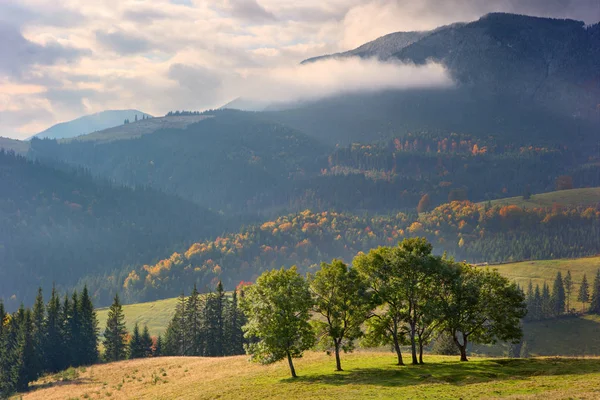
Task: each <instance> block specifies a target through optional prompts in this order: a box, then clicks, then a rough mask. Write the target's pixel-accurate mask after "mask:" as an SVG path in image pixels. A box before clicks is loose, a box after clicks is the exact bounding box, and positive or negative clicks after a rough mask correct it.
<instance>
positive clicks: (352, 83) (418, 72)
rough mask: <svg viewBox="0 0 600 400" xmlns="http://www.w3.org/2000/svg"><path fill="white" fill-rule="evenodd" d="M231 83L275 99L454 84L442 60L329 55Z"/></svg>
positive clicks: (250, 93)
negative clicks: (418, 63)
mask: <svg viewBox="0 0 600 400" xmlns="http://www.w3.org/2000/svg"><path fill="white" fill-rule="evenodd" d="M231 83H233V84H234V85H235V86H236V87H237V88H238V90H240V93H241V96H242V97H244V98H248V99H253V100H260V101H271V102H288V101H302V100H314V99H318V98H323V97H329V96H334V95H339V94H345V93H354V92H365V91H380V90H387V89H396V90H401V89H414V88H431V87H449V86H451V85H452V84H453V82H452V79H451V78H450V76H449V74H448V73H447V71H446V69H445V68H444V67H443V66H442V65H440V64H435V63H430V64H426V65H424V66H416V65H413V64H402V63H399V62H381V61H378V60H376V59H360V58H348V59H338V60H336V59H328V60H323V61H319V62H315V63H310V64H304V65H295V66H292V67H284V68H274V69H268V70H264V71H259V72H258V73H250V74H248V75H246V76H244V77H240V78H239V79H234V80H232V82H231ZM232 92H233V91H232Z"/></svg>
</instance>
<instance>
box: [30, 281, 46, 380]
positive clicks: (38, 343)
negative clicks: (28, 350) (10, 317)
mask: <svg viewBox="0 0 600 400" xmlns="http://www.w3.org/2000/svg"><path fill="white" fill-rule="evenodd" d="M45 319H46V306H45V304H44V296H43V294H42V288H41V287H40V288H38V294H37V296H36V298H35V303H34V304H33V314H32V322H33V327H32V329H33V332H32V341H33V347H34V353H35V364H34V367H33V369H34V375H35V376H36V377H39V376H40V375H41V374H42V372H43V371H44V367H45V353H44V343H45V342H46V330H45V326H44V324H45Z"/></svg>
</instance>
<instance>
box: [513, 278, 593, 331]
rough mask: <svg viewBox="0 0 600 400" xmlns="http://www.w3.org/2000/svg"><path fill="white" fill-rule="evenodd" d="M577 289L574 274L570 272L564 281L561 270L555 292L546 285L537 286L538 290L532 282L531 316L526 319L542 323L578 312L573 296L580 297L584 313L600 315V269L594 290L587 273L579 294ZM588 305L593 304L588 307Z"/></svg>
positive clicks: (527, 296)
mask: <svg viewBox="0 0 600 400" xmlns="http://www.w3.org/2000/svg"><path fill="white" fill-rule="evenodd" d="M590 289H591V294H590ZM574 290H575V282H574V281H573V278H572V276H571V271H567V274H566V275H565V277H564V278H563V276H562V273H561V272H560V271H559V272H558V273H557V274H556V278H555V280H554V283H553V285H552V290H551V289H550V286H549V285H548V284H547V283H546V282H544V284H543V285H542V287H541V288H540V286H539V285H535V289H534V287H533V284H532V282H529V285H528V287H527V292H526V302H527V317H526V318H525V320H526V321H539V320H544V319H550V318H558V317H561V316H564V315H567V314H575V313H577V311H576V309H575V307H574V305H573V304H571V299H572V297H573V295H576V296H577V301H578V302H580V303H581V312H582V313H585V312H588V313H591V314H600V270H598V272H597V273H596V276H595V278H594V281H593V282H592V286H591V288H590V285H589V283H588V279H587V276H586V274H583V278H582V280H581V282H580V284H579V289H578V290H577V293H575V291H574ZM588 303H589V304H590V305H589V307H586V306H587V304H588Z"/></svg>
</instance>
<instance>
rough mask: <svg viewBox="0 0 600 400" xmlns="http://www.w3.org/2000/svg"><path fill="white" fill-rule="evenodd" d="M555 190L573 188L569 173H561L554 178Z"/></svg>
mask: <svg viewBox="0 0 600 400" xmlns="http://www.w3.org/2000/svg"><path fill="white" fill-rule="evenodd" d="M555 183H556V190H569V189H573V178H572V177H571V176H570V175H561V176H559V177H558V178H556V182H555Z"/></svg>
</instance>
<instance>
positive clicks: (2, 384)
mask: <svg viewBox="0 0 600 400" xmlns="http://www.w3.org/2000/svg"><path fill="white" fill-rule="evenodd" d="M98 357H99V355H98V321H97V319H96V312H95V310H94V306H93V304H92V300H91V297H90V295H89V292H88V290H87V287H84V289H83V291H82V292H81V294H78V293H77V292H74V293H73V295H72V296H67V295H65V297H64V299H63V300H62V301H61V299H60V298H59V295H58V293H57V291H56V290H52V294H51V296H50V300H49V301H48V303H47V304H46V303H44V299H43V296H42V290H41V289H39V291H38V295H37V297H36V300H35V303H34V305H33V308H32V309H29V308H24V307H23V306H21V307H20V308H19V310H18V311H16V312H14V313H12V314H10V313H6V311H5V309H4V306H3V303H2V301H1V300H0V397H4V396H6V397H8V395H9V394H11V393H12V392H14V391H17V390H19V391H23V390H26V389H27V387H28V384H29V382H32V381H35V380H36V379H37V378H38V377H40V376H41V375H42V374H44V373H54V372H58V371H60V370H63V369H65V368H67V367H69V366H72V367H77V366H80V365H89V364H93V363H95V362H97V361H98Z"/></svg>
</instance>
